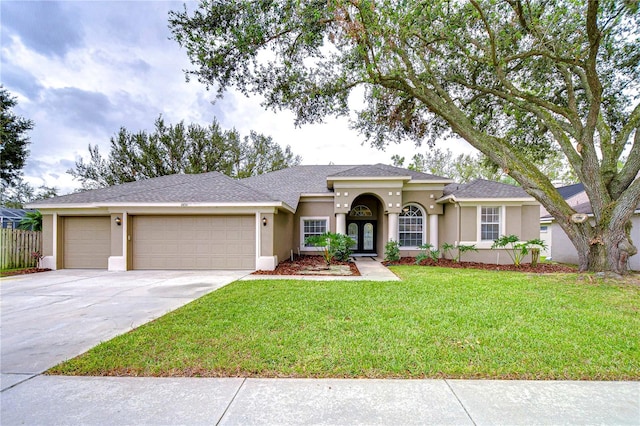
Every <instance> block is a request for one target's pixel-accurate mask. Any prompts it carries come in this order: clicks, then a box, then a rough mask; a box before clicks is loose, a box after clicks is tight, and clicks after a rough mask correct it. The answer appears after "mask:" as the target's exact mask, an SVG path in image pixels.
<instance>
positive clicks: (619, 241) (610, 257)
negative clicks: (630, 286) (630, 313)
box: [565, 221, 638, 275]
mask: <svg viewBox="0 0 640 426" xmlns="http://www.w3.org/2000/svg"><path fill="white" fill-rule="evenodd" d="M576 231H577V232H576ZM630 231H631V222H630V221H628V222H627V225H626V226H625V227H623V228H616V229H610V228H604V229H603V228H602V227H597V226H593V225H591V224H589V223H585V224H583V225H576V226H571V227H570V231H569V232H567V230H565V232H566V233H567V236H569V239H570V240H571V242H572V243H573V245H574V246H575V248H576V250H577V251H578V267H579V270H580V272H586V271H591V272H613V273H616V274H619V275H624V274H626V273H628V272H629V257H631V256H633V255H634V254H636V253H637V252H638V250H637V249H636V247H635V246H634V245H633V243H632V241H631V238H630V235H629V234H630Z"/></svg>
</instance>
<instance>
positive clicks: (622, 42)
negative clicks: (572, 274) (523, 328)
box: [170, 0, 640, 273]
mask: <svg viewBox="0 0 640 426" xmlns="http://www.w3.org/2000/svg"><path fill="white" fill-rule="evenodd" d="M638 15H639V14H638V2H637V1H634V0H603V1H597V0H588V1H573V0H553V1H548V0H503V1H500V0H498V1H495V0H469V1H467V0H460V1H454V0H428V1H410V0H388V1H374V0H309V1H299V0H279V1H268V0H262V1H237V0H236V1H229V0H207V1H201V3H200V5H199V7H198V8H196V9H195V10H193V11H189V10H187V9H186V8H185V9H184V10H183V11H176V12H172V13H171V16H170V26H171V28H172V31H173V35H174V38H175V39H176V40H177V41H178V42H179V43H180V44H181V45H182V46H183V47H184V48H185V49H186V51H187V53H188V55H189V57H190V59H191V61H192V64H193V65H194V66H195V68H194V69H193V70H191V71H188V75H191V76H195V77H196V78H197V79H198V80H200V81H201V82H204V83H206V84H207V85H209V86H211V87H214V88H216V89H217V90H218V91H219V94H220V95H222V94H223V93H224V91H225V90H227V89H228V88H230V87H235V88H236V89H238V90H240V91H241V92H243V93H245V94H259V95H262V96H263V97H264V104H265V106H266V107H267V108H272V109H279V108H288V109H291V110H292V111H294V112H295V113H296V115H297V122H298V124H300V123H309V122H317V121H320V120H322V118H323V117H325V116H327V115H331V114H333V115H347V114H348V113H349V109H350V105H349V100H350V99H349V96H350V94H352V93H356V94H360V93H364V107H362V108H361V109H360V110H359V111H358V112H357V118H355V119H354V126H355V127H356V128H358V129H360V130H361V131H362V133H363V134H364V135H365V136H366V137H367V138H368V139H369V140H370V141H371V142H372V143H373V144H374V145H378V146H384V145H385V144H388V143H390V142H391V141H397V140H401V139H406V138H412V139H414V140H415V141H417V142H418V143H422V142H427V143H433V142H434V141H435V140H436V139H442V138H443V137H445V136H447V134H449V133H450V132H453V133H455V134H457V135H460V136H461V137H463V138H464V139H466V140H467V141H468V142H469V143H470V144H471V145H472V146H474V147H475V148H477V149H478V150H479V151H481V152H482V153H483V154H484V155H486V156H487V157H488V158H489V159H490V160H491V161H493V162H494V163H496V164H497V165H498V166H499V167H501V168H502V169H503V170H504V171H505V172H506V173H508V174H509V175H510V176H511V177H513V178H514V179H515V180H516V181H517V182H519V183H520V184H521V185H522V187H523V188H524V189H525V190H526V191H527V192H528V193H529V194H531V195H532V196H534V197H535V198H536V199H537V200H538V201H540V203H541V204H542V205H543V206H544V207H545V208H546V209H547V210H548V211H549V212H550V213H551V214H553V216H554V217H555V218H556V220H557V221H558V223H559V224H560V226H561V227H562V228H563V229H564V231H565V232H566V233H567V235H568V236H569V238H570V239H571V241H572V242H573V244H574V245H575V247H576V248H577V250H578V255H579V262H580V269H581V270H610V271H615V272H619V273H624V272H625V271H626V269H627V258H628V256H631V255H633V254H635V253H636V251H637V250H636V248H635V247H634V245H633V243H632V241H631V239H630V237H629V231H630V223H631V222H630V218H631V216H632V214H633V211H634V209H635V208H636V206H637V205H638V202H639V201H640V179H638V171H639V168H640V131H638V126H639V123H640V106H639V104H638V99H637V98H638V93H639V90H638V89H639V87H638V86H639V84H640V65H639V64H640V22H638V21H639V16H638ZM356 88H362V89H361V90H358V91H354V89H356ZM554 150H559V151H561V152H562V153H563V154H564V155H565V156H566V158H567V160H568V162H569V163H570V165H571V167H572V168H573V169H574V172H575V175H576V176H577V177H578V179H580V181H581V182H582V183H583V184H584V187H585V190H586V192H587V194H588V196H589V199H590V201H591V206H592V211H593V220H592V221H587V222H583V223H575V222H574V221H573V220H572V215H573V214H574V213H575V212H574V211H573V209H572V208H571V207H570V206H569V205H568V204H567V203H566V202H565V201H564V200H563V199H562V197H560V195H559V194H558V192H557V191H556V189H555V188H554V187H553V185H552V184H551V182H550V180H549V178H548V177H547V176H545V174H544V173H542V172H541V171H540V170H539V168H537V167H536V166H535V163H536V162H537V163H539V162H540V161H541V160H543V159H544V158H545V156H546V155H547V154H548V153H549V152H552V151H554ZM627 154H628V155H627ZM624 155H626V160H625V161H624V162H622V163H621V166H620V167H619V161H620V160H621V159H622V158H623V156H624Z"/></svg>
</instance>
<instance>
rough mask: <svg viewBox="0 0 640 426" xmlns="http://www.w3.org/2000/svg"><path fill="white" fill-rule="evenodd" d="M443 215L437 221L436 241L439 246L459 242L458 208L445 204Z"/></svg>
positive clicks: (454, 205)
mask: <svg viewBox="0 0 640 426" xmlns="http://www.w3.org/2000/svg"><path fill="white" fill-rule="evenodd" d="M443 208H444V214H443V215H442V216H440V217H439V219H438V240H439V244H440V246H442V244H444V243H449V244H455V243H456V242H458V241H460V236H459V235H458V223H459V222H458V214H459V213H460V207H458V205H457V204H445V205H444V206H443Z"/></svg>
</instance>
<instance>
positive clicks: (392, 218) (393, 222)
mask: <svg viewBox="0 0 640 426" xmlns="http://www.w3.org/2000/svg"><path fill="white" fill-rule="evenodd" d="M398 216H399V215H398V213H389V236H388V237H387V241H391V240H393V241H398Z"/></svg>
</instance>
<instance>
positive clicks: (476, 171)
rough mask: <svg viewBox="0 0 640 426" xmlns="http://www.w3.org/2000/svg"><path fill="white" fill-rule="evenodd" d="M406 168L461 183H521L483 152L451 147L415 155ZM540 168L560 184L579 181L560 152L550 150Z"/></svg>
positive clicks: (399, 162)
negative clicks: (468, 151) (470, 152)
mask: <svg viewBox="0 0 640 426" xmlns="http://www.w3.org/2000/svg"><path fill="white" fill-rule="evenodd" d="M391 161H392V162H393V165H394V166H398V167H404V166H405V164H404V163H405V158H404V157H400V156H399V155H394V156H392V157H391ZM406 167H407V168H408V169H410V170H415V171H418V172H425V173H430V174H433V175H437V176H445V177H448V178H451V179H453V180H454V181H456V182H458V183H467V182H470V181H472V180H475V179H488V180H494V181H499V182H503V183H508V184H511V185H513V184H516V185H517V182H516V181H514V180H513V178H511V177H510V176H509V175H507V174H506V173H505V172H504V171H503V170H502V169H501V168H500V167H497V166H496V164H495V163H493V162H491V160H489V159H488V158H487V157H486V156H484V155H483V154H481V153H478V154H465V153H462V154H458V155H455V154H454V153H453V152H452V151H451V149H449V148H447V149H445V150H442V149H440V148H437V147H434V148H432V149H429V150H427V151H426V152H425V153H424V154H423V153H417V154H415V155H414V156H413V157H411V161H410V162H409V164H408V165H407V166H406ZM538 167H540V171H541V172H542V173H544V174H545V175H546V176H548V177H549V179H550V180H551V181H552V182H553V183H554V184H556V185H559V186H564V185H570V184H573V183H576V178H575V176H574V175H573V173H572V170H571V168H570V167H568V164H566V162H565V161H563V157H562V155H561V154H560V153H558V152H552V153H549V155H548V157H547V158H546V159H545V161H544V162H543V163H542V164H539V165H538Z"/></svg>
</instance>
